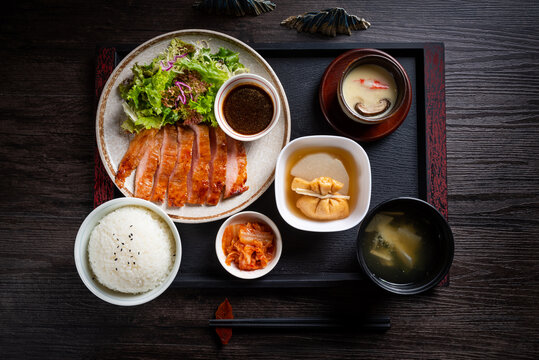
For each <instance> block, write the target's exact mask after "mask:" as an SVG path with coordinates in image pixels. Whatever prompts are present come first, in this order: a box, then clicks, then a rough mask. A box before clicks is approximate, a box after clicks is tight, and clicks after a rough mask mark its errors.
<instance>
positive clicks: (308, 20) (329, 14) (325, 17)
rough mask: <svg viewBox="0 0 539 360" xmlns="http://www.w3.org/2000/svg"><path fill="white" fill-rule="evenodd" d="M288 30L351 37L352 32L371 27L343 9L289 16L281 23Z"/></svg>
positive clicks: (365, 21)
mask: <svg viewBox="0 0 539 360" xmlns="http://www.w3.org/2000/svg"><path fill="white" fill-rule="evenodd" d="M281 25H284V26H286V27H288V28H290V29H297V30H298V32H302V31H303V32H309V33H312V34H314V33H317V32H318V33H321V34H324V35H328V36H336V35H337V34H348V35H352V30H366V29H368V28H369V27H370V26H371V23H369V22H368V21H367V20H365V19H363V18H359V17H357V16H355V15H350V14H348V13H347V12H346V10H344V9H343V8H331V9H325V10H320V11H310V12H306V13H305V14H301V15H297V16H290V17H289V18H286V19H284V20H283V21H281Z"/></svg>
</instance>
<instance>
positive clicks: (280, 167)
mask: <svg viewBox="0 0 539 360" xmlns="http://www.w3.org/2000/svg"><path fill="white" fill-rule="evenodd" d="M310 146H315V147H317V146H328V147H336V148H341V149H344V150H346V151H348V152H349V153H350V155H351V156H352V157H353V158H354V160H355V161H356V165H357V166H358V171H359V172H360V175H359V177H358V180H357V181H358V184H357V185H358V186H359V185H360V182H361V180H362V179H364V180H365V184H364V185H363V186H360V189H359V194H360V195H359V196H360V199H358V203H357V204H356V207H355V209H354V211H353V212H352V213H351V214H350V215H349V216H348V217H347V218H345V219H340V220H331V221H316V220H309V219H304V218H300V217H298V216H296V215H295V214H294V213H292V212H291V211H290V210H289V209H288V205H287V204H286V198H285V192H284V186H285V184H284V182H285V178H286V176H285V167H286V160H288V157H289V156H290V155H291V153H292V152H293V151H296V150H298V149H301V148H304V147H310ZM352 149H353V151H352ZM362 162H363V163H364V165H361V163H362ZM371 189H372V177H371V165H370V161H369V157H368V155H367V153H366V152H365V150H364V149H363V147H361V145H359V144H358V143H356V142H355V141H353V140H351V139H348V138H345V137H341V136H333V135H313V136H304V137H300V138H297V139H294V140H292V141H291V142H289V143H288V145H286V146H285V147H284V149H283V150H281V153H280V154H279V157H278V158H277V165H276V167H275V201H276V203H277V209H278V210H279V214H280V215H281V217H282V218H283V219H284V220H285V221H286V222H287V223H288V224H289V225H290V226H293V227H295V228H296V229H299V230H304V231H312V232H334V231H343V230H348V229H350V228H353V227H354V226H356V225H357V224H359V223H360V222H361V221H362V220H363V218H365V215H367V212H368V210H369V205H370V202H371ZM360 200H362V201H361V203H360Z"/></svg>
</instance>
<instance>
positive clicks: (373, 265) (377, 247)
mask: <svg viewBox="0 0 539 360" xmlns="http://www.w3.org/2000/svg"><path fill="white" fill-rule="evenodd" d="M414 215H415V214H414V212H410V213H406V212H403V211H381V212H379V213H377V214H376V215H375V216H374V217H373V218H372V220H370V222H369V223H368V224H367V227H366V228H365V232H364V234H363V236H364V240H363V242H362V250H363V257H364V259H365V263H366V264H367V267H368V268H369V269H370V271H371V272H372V273H374V274H375V275H376V276H377V277H378V278H381V279H383V280H386V281H388V282H392V283H398V284H407V283H413V282H417V281H421V280H422V279H425V278H430V275H431V272H433V271H436V270H437V269H438V268H439V266H438V264H437V263H436V262H437V260H438V258H439V254H440V241H439V239H438V238H437V235H436V234H437V233H436V231H435V228H433V226H434V225H433V224H431V222H430V221H429V220H428V219H423V218H420V217H419V216H414Z"/></svg>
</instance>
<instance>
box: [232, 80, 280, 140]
mask: <svg viewBox="0 0 539 360" xmlns="http://www.w3.org/2000/svg"><path fill="white" fill-rule="evenodd" d="M223 113H224V115H225V120H226V122H227V123H228V124H229V125H230V127H232V129H234V131H236V132H238V133H240V134H243V135H253V134H257V133H259V132H261V131H263V130H264V129H265V128H267V127H268V126H269V124H270V122H271V119H272V118H273V101H272V99H271V97H270V96H269V94H268V93H267V92H266V91H265V90H264V89H262V88H260V87H258V86H256V85H254V84H245V85H239V86H237V87H235V88H234V89H232V90H231V91H230V92H229V93H228V95H227V96H226V98H225V101H224V103H223Z"/></svg>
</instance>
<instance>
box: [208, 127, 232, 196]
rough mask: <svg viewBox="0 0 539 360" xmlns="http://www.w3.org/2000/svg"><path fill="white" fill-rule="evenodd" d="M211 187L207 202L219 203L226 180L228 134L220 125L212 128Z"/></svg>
mask: <svg viewBox="0 0 539 360" xmlns="http://www.w3.org/2000/svg"><path fill="white" fill-rule="evenodd" d="M210 147H211V161H210V175H209V180H210V189H209V191H208V197H207V199H206V204H208V205H217V204H218V203H219V199H221V193H222V192H223V188H224V187H225V181H226V160H227V154H226V134H225V133H224V132H223V130H221V128H219V127H212V128H210Z"/></svg>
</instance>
